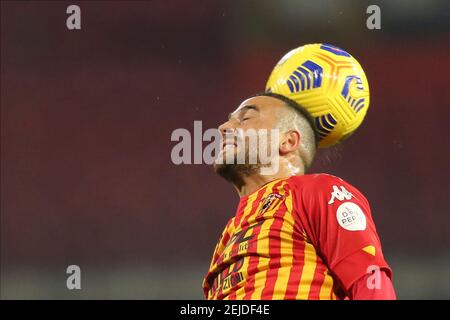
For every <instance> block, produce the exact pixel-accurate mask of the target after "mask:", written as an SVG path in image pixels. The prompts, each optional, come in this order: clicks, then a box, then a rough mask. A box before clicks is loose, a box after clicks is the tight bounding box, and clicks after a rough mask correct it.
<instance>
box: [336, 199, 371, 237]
mask: <svg viewBox="0 0 450 320" xmlns="http://www.w3.org/2000/svg"><path fill="white" fill-rule="evenodd" d="M336 219H337V221H338V223H339V225H340V226H341V227H342V228H344V229H345V230H348V231H363V230H366V225H367V221H366V216H365V215H364V212H363V211H362V209H361V208H360V206H358V205H357V204H356V203H354V202H344V203H343V204H341V205H340V206H339V207H338V209H337V211H336Z"/></svg>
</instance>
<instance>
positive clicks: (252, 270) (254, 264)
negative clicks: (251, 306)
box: [243, 181, 284, 300]
mask: <svg viewBox="0 0 450 320" xmlns="http://www.w3.org/2000/svg"><path fill="white" fill-rule="evenodd" d="M283 182H284V181H279V182H277V183H276V184H275V185H274V186H273V187H272V190H276V189H277V188H278V187H279V186H280V185H281V184H282V183H283ZM261 196H262V194H261ZM260 201H261V199H259V201H258V203H259V202H260ZM263 218H264V216H260V217H257V218H256V219H255V220H256V221H258V222H259V221H261V220H263ZM260 229H261V225H259V226H257V227H255V228H254V229H253V234H256V235H258V234H259V230H260ZM257 241H258V240H257ZM258 263H259V257H258V256H257V255H252V256H251V257H250V258H249V260H248V267H247V275H249V274H251V276H250V277H249V278H248V279H247V283H246V284H245V287H244V292H245V295H244V298H243V300H250V299H251V297H252V294H253V291H255V275H256V274H257V273H258Z"/></svg>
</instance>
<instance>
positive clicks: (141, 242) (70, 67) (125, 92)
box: [0, 0, 450, 299]
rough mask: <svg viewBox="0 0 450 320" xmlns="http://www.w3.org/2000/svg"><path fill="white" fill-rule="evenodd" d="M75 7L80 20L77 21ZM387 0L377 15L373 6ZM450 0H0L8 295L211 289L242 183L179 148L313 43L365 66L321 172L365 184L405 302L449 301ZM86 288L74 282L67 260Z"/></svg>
mask: <svg viewBox="0 0 450 320" xmlns="http://www.w3.org/2000/svg"><path fill="white" fill-rule="evenodd" d="M69 4H78V5H80V7H81V10H82V30H81V31H68V30H67V29H66V25H65V21H66V18H67V15H66V13H65V11H66V8H67V6H68V5H69ZM370 4H377V5H379V6H380V8H381V19H382V22H381V26H382V29H381V30H373V31H372V30H368V29H367V28H366V19H367V17H368V15H367V14H366V8H367V6H368V5H370ZM449 12H450V2H448V1H446V0H426V1H425V0H424V1H406V0H403V1H398V0H397V1H370V2H368V1H344V0H340V1H319V0H315V1H294V0H278V1H206V0H199V1H162V0H158V1H147V2H144V1H137V2H132V1H123V2H122V1H111V2H101V1H93V2H88V1H73V2H72V1H71V2H65V1H58V2H56V1H55V2H53V1H51V2H44V1H42V2H41V1H39V2H37V1H17V2H15V1H14V2H13V1H2V2H1V264H0V266H1V292H0V293H1V298H2V299H11V298H25V299H35V298H49V299H54V298H55V299H73V298H75V299H76V298H85V299H91V298H105V299H116V298H124V299H181V298H192V299H197V298H199V299H202V298H203V296H202V291H201V282H202V277H203V275H204V274H205V272H206V270H207V268H208V266H209V262H210V257H211V254H212V251H213V248H214V246H215V243H216V241H217V239H218V237H219V235H220V232H221V231H222V228H223V227H224V225H225V223H226V221H227V220H228V219H229V218H230V217H231V215H233V213H234V210H235V206H236V204H237V200H238V198H237V195H236V194H235V191H234V190H233V188H232V187H231V186H230V185H228V184H227V183H225V182H224V181H222V180H221V179H220V178H218V177H216V176H215V175H214V174H213V172H212V170H211V169H210V168H208V167H207V166H205V165H182V166H176V165H173V164H172V163H171V160H170V151H171V148H172V147H173V146H174V144H175V143H173V142H171V141H170V135H171V132H172V131H173V130H174V129H176V128H189V129H190V130H192V127H193V121H194V120H203V125H204V128H205V127H215V126H217V125H218V124H219V123H221V121H223V120H224V119H225V117H226V114H228V112H230V111H231V110H233V109H234V108H235V107H236V106H237V105H238V103H239V102H240V101H241V100H242V99H243V98H245V97H247V96H249V95H251V94H253V93H256V92H259V91H262V90H263V88H264V85H265V80H266V77H267V76H268V75H269V72H270V71H271V69H272V67H273V66H274V64H275V62H276V61H278V59H279V58H280V57H281V56H282V55H283V54H284V53H285V52H287V51H288V50H290V49H292V48H294V47H297V46H299V45H302V44H305V43H311V42H325V43H332V44H335V45H337V46H339V47H342V48H344V49H346V50H348V51H350V52H351V53H352V54H353V55H354V56H355V57H356V58H357V59H358V60H359V61H360V62H361V64H362V65H363V67H364V69H365V71H366V73H367V75H368V79H369V83H370V88H371V93H372V99H371V106H370V109H369V113H368V116H367V118H366V120H365V123H364V124H363V125H362V127H361V128H360V129H359V130H358V131H357V134H356V135H354V136H353V137H352V138H351V139H350V140H348V141H347V142H346V143H345V144H343V145H341V146H339V147H337V148H333V149H330V150H327V151H323V152H321V153H320V154H319V157H318V159H317V160H316V164H315V166H314V168H313V169H312V170H311V171H314V172H328V173H332V174H335V175H338V176H341V177H342V178H344V179H346V180H347V181H349V182H350V183H352V184H354V185H355V186H357V187H358V188H359V189H360V190H361V191H363V192H364V193H365V194H366V196H367V197H368V199H369V200H370V202H371V205H372V210H373V215H374V218H375V221H376V223H377V228H378V231H379V234H380V237H381V239H382V242H383V245H384V252H385V256H386V258H387V260H388V261H389V262H390V264H391V266H392V267H393V270H394V282H395V285H396V289H397V293H398V296H399V298H401V299H420V298H424V299H433V298H437V299H444V298H446V299H448V298H450V228H449V225H450V216H449V210H448V199H449V195H450V194H449V190H450V188H449V180H450V176H449V169H448V166H449V163H450V157H449V156H450V151H449V146H448V137H449V126H448V123H449V120H450V114H449V113H450V111H449V110H450V109H449V100H450V94H449V91H450V90H449V88H448V86H449V81H448V77H449V71H450V68H449V67H450V55H449V52H450V40H449V39H450V37H449V21H450V19H449ZM70 264H76V265H79V266H80V267H81V270H82V282H81V283H82V289H81V290H79V291H76V290H75V291H69V290H67V288H66V277H67V275H66V273H65V272H66V268H67V266H68V265H70Z"/></svg>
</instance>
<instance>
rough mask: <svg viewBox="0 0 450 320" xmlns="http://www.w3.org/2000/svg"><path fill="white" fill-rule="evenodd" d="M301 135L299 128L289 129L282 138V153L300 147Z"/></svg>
mask: <svg viewBox="0 0 450 320" xmlns="http://www.w3.org/2000/svg"><path fill="white" fill-rule="evenodd" d="M300 139H301V135H300V132H299V131H298V130H289V131H288V132H286V133H284V134H283V136H282V137H281V139H280V155H286V154H288V153H291V152H293V151H296V150H297V149H298V148H299V147H300Z"/></svg>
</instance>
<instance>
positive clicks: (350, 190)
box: [287, 173, 367, 202]
mask: <svg viewBox="0 0 450 320" xmlns="http://www.w3.org/2000/svg"><path fill="white" fill-rule="evenodd" d="M287 183H288V185H289V187H290V188H291V189H292V191H293V193H294V194H295V195H296V196H297V197H302V198H305V197H306V198H315V199H320V200H321V201H324V200H325V199H327V202H328V201H331V199H332V198H333V195H334V196H337V197H338V198H340V197H344V198H347V197H352V198H358V199H360V200H361V201H364V202H366V201H367V200H366V199H365V197H364V195H363V194H362V193H361V192H360V191H359V190H358V189H357V188H356V187H354V186H353V185H351V184H350V183H348V182H347V181H345V180H344V179H342V178H339V177H336V176H334V175H331V174H326V173H315V174H306V175H302V176H294V177H291V178H289V179H288V180H287Z"/></svg>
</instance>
